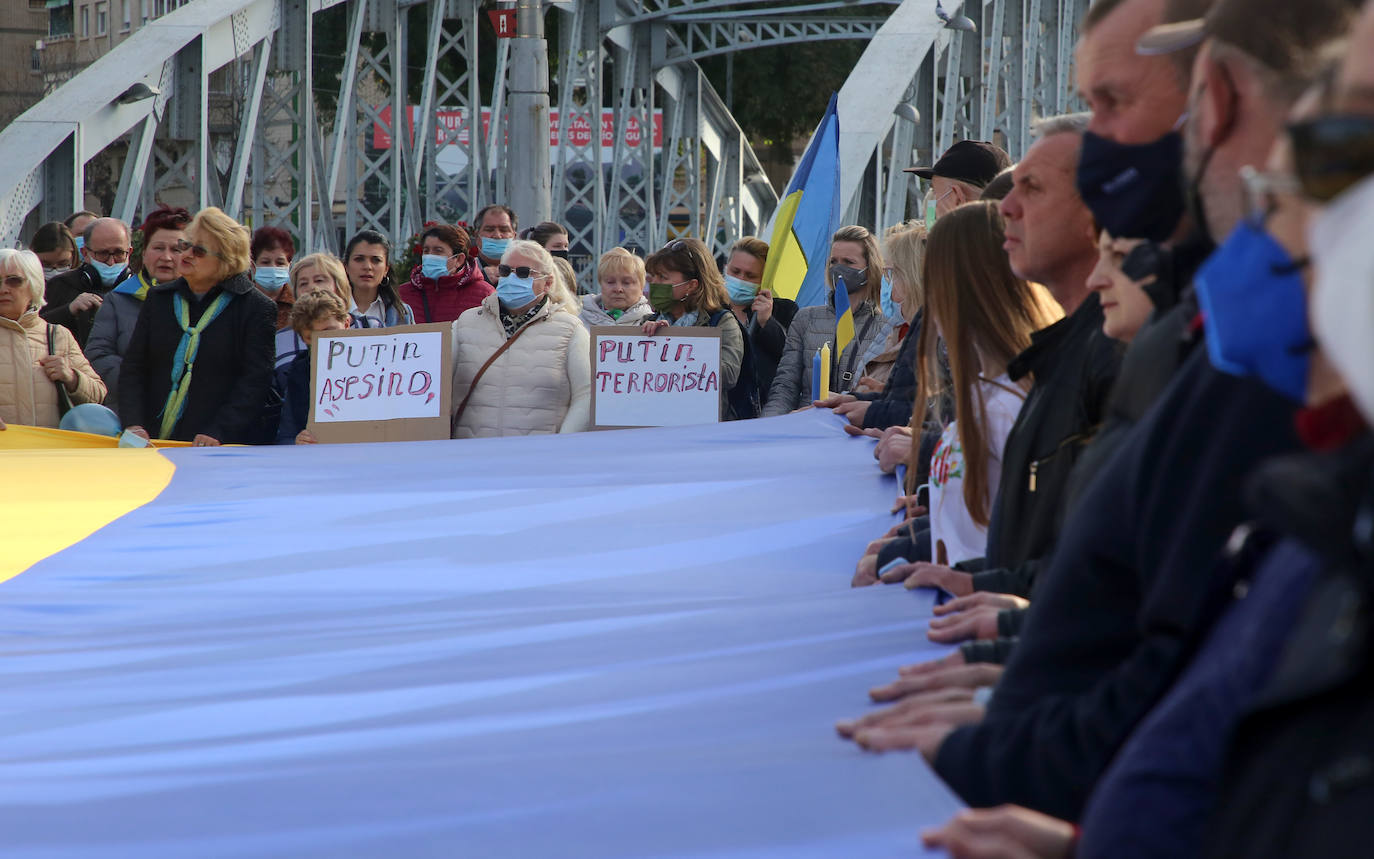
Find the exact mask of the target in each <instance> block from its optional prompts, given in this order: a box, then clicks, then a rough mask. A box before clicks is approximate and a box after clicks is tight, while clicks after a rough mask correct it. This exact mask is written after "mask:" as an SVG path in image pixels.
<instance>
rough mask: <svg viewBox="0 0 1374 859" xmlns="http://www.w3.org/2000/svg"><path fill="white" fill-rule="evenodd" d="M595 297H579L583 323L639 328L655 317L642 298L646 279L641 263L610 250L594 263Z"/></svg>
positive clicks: (617, 249) (626, 255) (652, 310)
mask: <svg viewBox="0 0 1374 859" xmlns="http://www.w3.org/2000/svg"><path fill="white" fill-rule="evenodd" d="M596 282H597V286H598V287H599V289H598V291H597V294H596V295H584V296H582V321H583V322H585V323H587V327H588V328H590V327H591V326H593V325H640V324H642V323H643V322H644V321H645V320H647V319H649V318H650V317H651V316H653V315H654V309H653V308H652V307H650V306H649V299H648V298H646V297H645V296H644V287H645V285H646V284H647V282H648V276H647V275H646V274H645V270H644V260H642V259H640V258H639V257H637V256H635V255H634V254H632V253H630V252H629V251H627V250H625V249H624V248H611V249H610V250H609V251H606V253H604V254H602V255H601V259H600V260H598V261H597V264H596Z"/></svg>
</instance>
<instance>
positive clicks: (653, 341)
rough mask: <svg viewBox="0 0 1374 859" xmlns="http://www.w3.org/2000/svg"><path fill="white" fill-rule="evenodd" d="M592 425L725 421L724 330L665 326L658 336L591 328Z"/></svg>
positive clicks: (602, 426) (674, 424) (635, 425)
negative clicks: (722, 391) (722, 388)
mask: <svg viewBox="0 0 1374 859" xmlns="http://www.w3.org/2000/svg"><path fill="white" fill-rule="evenodd" d="M591 333H592V426H594V427H599V428H601V429H611V428H624V427H671V426H687V425H691V424H713V423H716V422H717V421H718V420H720V397H721V394H720V386H721V378H720V332H719V331H718V330H717V329H715V328H666V329H664V330H663V331H660V332H659V333H658V334H656V335H655V336H653V337H645V336H644V335H643V334H642V333H641V332H639V331H638V330H636V329H631V330H630V331H626V330H625V328H623V327H618V326H598V327H594V328H592V332H591Z"/></svg>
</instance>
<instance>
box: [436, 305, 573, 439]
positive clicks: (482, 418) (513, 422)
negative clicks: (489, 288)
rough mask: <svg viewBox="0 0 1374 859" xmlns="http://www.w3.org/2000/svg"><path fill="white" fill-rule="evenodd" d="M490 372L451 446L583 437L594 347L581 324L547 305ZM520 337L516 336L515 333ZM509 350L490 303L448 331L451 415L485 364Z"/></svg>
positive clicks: (466, 314)
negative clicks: (512, 438) (494, 439)
mask: <svg viewBox="0 0 1374 859" xmlns="http://www.w3.org/2000/svg"><path fill="white" fill-rule="evenodd" d="M526 329H528V330H525V331H524V333H523V334H520V338H519V339H518V340H516V341H515V343H514V344H513V345H512V346H511V347H510V348H509V349H507V350H506V351H505V352H504V353H502V355H501V357H499V358H497V359H496V362H495V363H494V364H492V365H491V367H489V368H488V369H487V372H486V374H485V375H483V376H482V378H481V380H480V381H479V382H478V384H477V388H476V389H475V390H474V391H473V394H472V399H471V400H470V401H469V402H468V406H467V410H466V411H465V412H464V413H463V418H462V421H461V422H460V423H459V424H458V426H457V427H455V428H454V432H453V437H454V438H486V437H491V436H506V435H538V434H543V433H556V432H581V431H582V430H585V429H587V428H588V426H589V424H590V422H591V395H592V368H591V340H590V338H589V337H588V335H587V329H586V327H584V326H583V324H582V321H581V320H580V319H578V317H577V316H575V315H573V314H572V313H568V312H567V311H564V310H550V308H549V306H548V305H547V304H546V305H545V306H544V307H543V308H541V309H540V311H539V315H538V316H536V317H535V318H534V319H533V320H531V321H530V322H528V323H527V324H526ZM517 333H518V332H517ZM505 342H506V329H505V328H504V327H503V326H502V325H501V316H500V306H499V304H498V303H497V299H496V296H495V295H488V296H487V297H486V298H485V299H484V300H483V301H482V304H481V306H479V307H474V308H472V309H471V310H467V311H465V312H464V313H463V315H462V316H460V317H458V319H457V320H456V321H455V322H454V323H453V409H454V411H455V412H456V411H457V409H458V406H459V404H460V403H462V402H463V398H464V397H465V396H467V393H468V390H469V389H470V388H471V387H472V380H473V378H474V377H475V376H476V375H477V371H478V370H479V369H481V367H482V365H483V364H485V363H486V362H487V359H488V358H490V357H491V356H492V354H493V353H495V352H496V350H497V349H499V348H500V347H501V344H503V343H505Z"/></svg>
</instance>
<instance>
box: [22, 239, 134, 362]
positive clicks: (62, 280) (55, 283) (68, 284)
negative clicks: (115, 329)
mask: <svg viewBox="0 0 1374 859" xmlns="http://www.w3.org/2000/svg"><path fill="white" fill-rule="evenodd" d="M132 244H133V243H132V242H130V240H129V228H128V226H127V225H125V223H124V222H123V221H120V220H116V219H115V218H99V219H97V220H94V221H92V222H91V223H90V224H89V225H87V227H86V232H85V244H84V246H83V247H82V249H81V257H82V259H83V260H84V261H85V262H84V263H83V264H82V265H81V266H80V267H79V268H75V269H73V270H71V271H69V272H66V273H65V274H60V275H58V276H57V277H55V278H53V279H52V280H50V281H48V283H47V287H46V288H45V289H44V291H43V309H42V310H41V311H39V315H40V316H42V317H43V318H44V319H45V320H47V321H48V322H51V323H52V324H54V325H64V326H66V327H67V328H68V329H69V330H70V331H71V332H72V334H73V335H75V336H76V342H77V343H78V344H79V345H80V346H81V348H82V349H84V348H86V340H87V338H89V337H90V336H91V326H92V325H94V324H95V312H96V311H97V310H99V309H100V305H101V304H102V303H104V301H105V295H106V294H107V293H109V291H110V290H112V289H114V288H115V287H116V286H118V285H119V283H120V282H121V281H122V280H124V278H126V277H128V276H129V254H131V253H133V247H132Z"/></svg>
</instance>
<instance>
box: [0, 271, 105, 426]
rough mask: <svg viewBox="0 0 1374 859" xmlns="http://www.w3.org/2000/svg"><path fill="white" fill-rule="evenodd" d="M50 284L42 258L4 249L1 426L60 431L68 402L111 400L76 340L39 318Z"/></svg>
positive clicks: (0, 311) (0, 304)
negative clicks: (13, 425) (35, 427)
mask: <svg viewBox="0 0 1374 859" xmlns="http://www.w3.org/2000/svg"><path fill="white" fill-rule="evenodd" d="M44 285H45V281H44V279H43V264H42V263H41V262H39V260H38V256H37V255H36V254H34V253H33V252H32V251H17V250H11V249H10V248H4V249H0V426H3V425H4V424H5V423H13V424H24V425H26V426H38V427H56V426H57V425H58V424H59V422H60V421H61V420H62V412H63V411H64V409H65V407H66V406H67V404H69V403H70V404H71V405H80V404H81V403H99V402H100V401H102V400H103V399H105V383H104V382H102V381H101V380H100V377H99V376H97V375H96V372H95V370H93V369H91V364H90V362H89V361H87V360H86V356H85V355H83V354H82V353H81V347H80V346H78V345H77V343H76V337H74V336H73V335H72V333H71V332H70V331H68V330H67V329H66V328H65V327H63V326H61V325H53V324H51V323H49V322H45V321H44V320H43V319H42V318H41V317H40V316H39V315H38V309H39V308H40V307H42V306H43V288H44Z"/></svg>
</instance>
